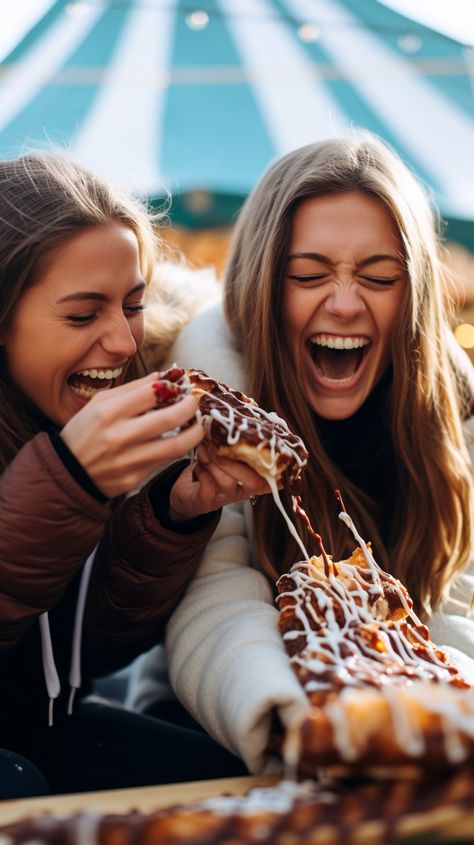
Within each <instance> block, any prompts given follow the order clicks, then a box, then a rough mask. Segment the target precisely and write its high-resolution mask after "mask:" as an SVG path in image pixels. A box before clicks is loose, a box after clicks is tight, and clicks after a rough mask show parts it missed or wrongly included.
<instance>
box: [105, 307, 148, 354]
mask: <svg viewBox="0 0 474 845" xmlns="http://www.w3.org/2000/svg"><path fill="white" fill-rule="evenodd" d="M138 343H139V339H136V338H135V336H134V334H133V332H132V330H131V327H130V324H129V322H128V320H127V317H126V316H125V314H123V313H122V314H120V315H117V317H114V319H113V320H110V322H109V324H108V326H107V327H106V329H105V330H104V332H103V334H102V335H101V338H100V345H101V346H102V349H103V350H104V352H107V353H108V354H109V355H111V356H114V357H115V358H119V359H121V360H122V359H125V358H133V356H134V355H135V353H136V351H137V348H138Z"/></svg>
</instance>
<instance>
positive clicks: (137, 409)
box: [88, 372, 196, 420]
mask: <svg viewBox="0 0 474 845" xmlns="http://www.w3.org/2000/svg"><path fill="white" fill-rule="evenodd" d="M158 383H159V374H158V373H156V372H154V373H150V374H149V375H147V376H144V377H143V378H141V379H134V380H133V381H131V382H128V383H127V384H123V385H120V387H114V388H111V389H110V390H107V391H105V390H104V391H103V392H102V393H99V394H97V395H96V396H94V398H93V399H91V401H90V403H89V406H90V407H91V408H96V407H100V409H101V412H102V413H104V414H107V415H108V417H109V419H110V420H112V419H117V418H120V417H128V418H130V417H136V416H139V415H140V414H144V413H146V412H147V411H151V410H153V409H154V408H156V407H157V399H156V392H155V385H156V384H158ZM183 398H186V397H185V396H183ZM181 401H182V400H181V399H180V398H179V399H178V400H177V401H176V402H175V403H174V405H177V404H179V403H180V402H181ZM194 401H196V400H194ZM174 405H169V406H168V407H174ZM89 406H88V407H89ZM160 410H165V409H164V408H163V409H160Z"/></svg>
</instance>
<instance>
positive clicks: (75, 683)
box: [67, 546, 97, 716]
mask: <svg viewBox="0 0 474 845" xmlns="http://www.w3.org/2000/svg"><path fill="white" fill-rule="evenodd" d="M96 551H97V546H96V547H95V549H94V551H93V552H92V554H91V555H89V557H88V558H87V560H86V562H85V564H84V568H83V570H82V574H81V581H80V584H79V592H78V595H77V604H76V613H75V615H74V630H73V635H72V651H71V667H70V669H69V686H70V688H71V689H70V692H69V700H68V704H67V712H68V716H71V715H72V709H73V706H74V697H75V695H76V690H78V689H79V687H80V686H81V645H82V623H83V621H84V610H85V606H86V598H87V591H88V589H89V581H90V577H91V572H92V567H93V565H94V558H95V553H96Z"/></svg>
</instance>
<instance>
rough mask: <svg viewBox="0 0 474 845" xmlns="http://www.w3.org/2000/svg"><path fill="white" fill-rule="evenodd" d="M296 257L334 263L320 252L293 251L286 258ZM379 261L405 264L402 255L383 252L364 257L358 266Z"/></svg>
mask: <svg viewBox="0 0 474 845" xmlns="http://www.w3.org/2000/svg"><path fill="white" fill-rule="evenodd" d="M295 258H307V259H309V260H310V261H321V262H322V263H323V264H332V261H331V259H330V258H328V256H327V255H322V253H320V252H293V253H291V254H290V255H288V257H287V259H286V260H287V261H291V260H293V259H295ZM379 261H397V262H398V264H403V258H402V257H401V256H400V255H395V254H387V255H385V254H383V253H381V254H380V255H371V256H370V257H369V258H364V259H363V260H362V261H359V263H358V264H356V267H367V266H368V265H369V264H378V262H379Z"/></svg>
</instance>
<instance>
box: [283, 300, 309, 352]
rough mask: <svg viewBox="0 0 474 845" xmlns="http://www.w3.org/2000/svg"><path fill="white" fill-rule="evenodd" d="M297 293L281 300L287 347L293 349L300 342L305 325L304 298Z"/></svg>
mask: <svg viewBox="0 0 474 845" xmlns="http://www.w3.org/2000/svg"><path fill="white" fill-rule="evenodd" d="M298 293H299V291H295V292H292V293H291V294H287V295H286V296H285V297H284V298H283V303H282V311H283V330H284V333H285V338H286V342H287V345H288V347H289V348H290V349H293V348H294V347H295V346H297V345H298V343H299V342H300V340H301V335H302V332H303V329H304V327H305V325H306V319H307V317H306V315H307V310H308V309H307V303H306V301H305V297H303V296H298Z"/></svg>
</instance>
